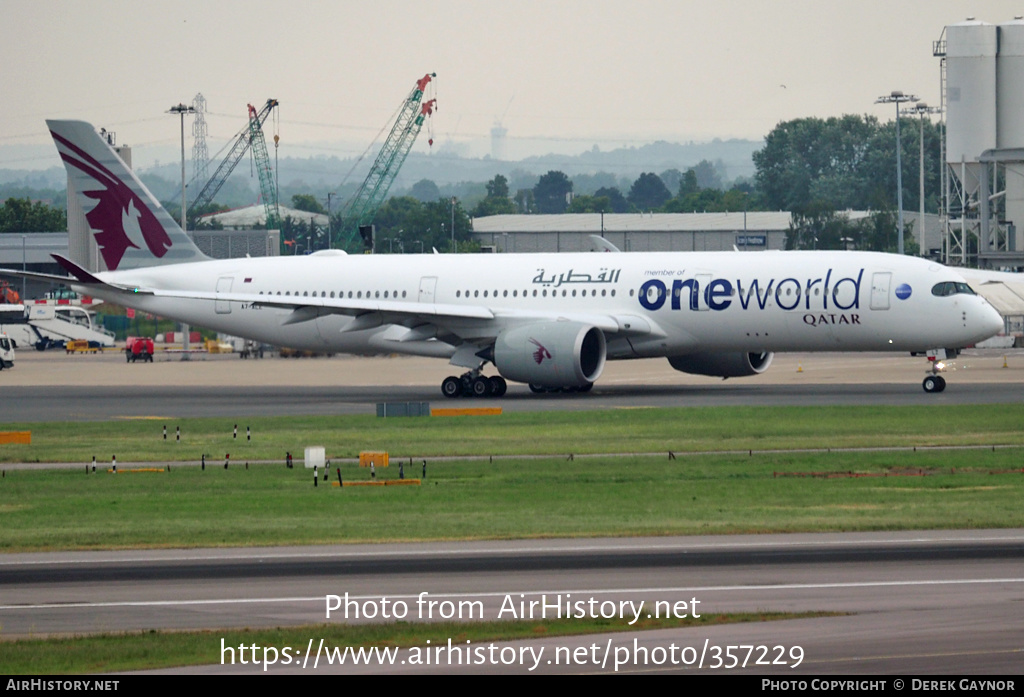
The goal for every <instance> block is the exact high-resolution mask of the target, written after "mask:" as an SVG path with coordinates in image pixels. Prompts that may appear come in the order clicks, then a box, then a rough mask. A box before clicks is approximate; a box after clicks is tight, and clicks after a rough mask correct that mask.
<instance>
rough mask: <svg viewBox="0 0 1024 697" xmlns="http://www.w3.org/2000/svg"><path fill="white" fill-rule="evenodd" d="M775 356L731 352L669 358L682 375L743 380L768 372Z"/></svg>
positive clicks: (770, 354) (692, 354) (771, 354)
mask: <svg viewBox="0 0 1024 697" xmlns="http://www.w3.org/2000/svg"><path fill="white" fill-rule="evenodd" d="M774 356H775V354H774V353H771V352H770V351H765V352H763V353H747V352H746V351H741V352H738V353H737V352H729V353H714V352H711V351H705V352H702V353H688V354H686V355H685V356H669V359H668V362H669V364H670V365H671V366H672V367H673V368H675V369H676V370H678V371H680V372H682V373H693V374H694V375H710V376H712V377H718V378H742V377H746V376H747V375H758V374H760V373H763V372H764V371H766V370H768V366H770V365H771V364H772V358H773V357H774Z"/></svg>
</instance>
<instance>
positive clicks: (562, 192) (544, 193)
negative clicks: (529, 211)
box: [533, 170, 572, 213]
mask: <svg viewBox="0 0 1024 697" xmlns="http://www.w3.org/2000/svg"><path fill="white" fill-rule="evenodd" d="M571 193H572V181H570V180H569V177H567V176H566V175H565V173H564V172H559V171H556V170H552V171H549V172H548V173H547V174H545V175H543V176H541V178H540V181H538V182H537V185H536V186H535V187H533V199H534V202H535V203H536V206H537V212H538V213H565V210H566V209H567V208H568V207H569V201H568V196H569V194H571Z"/></svg>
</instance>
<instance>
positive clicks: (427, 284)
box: [418, 276, 437, 303]
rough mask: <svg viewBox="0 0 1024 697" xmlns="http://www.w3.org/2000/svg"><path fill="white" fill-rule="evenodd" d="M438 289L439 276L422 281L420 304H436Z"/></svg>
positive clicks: (424, 278)
mask: <svg viewBox="0 0 1024 697" xmlns="http://www.w3.org/2000/svg"><path fill="white" fill-rule="evenodd" d="M436 287H437V276H424V277H423V278H421V279H420V294H419V298H418V300H419V302H421V303H432V302H434V289H435V288H436Z"/></svg>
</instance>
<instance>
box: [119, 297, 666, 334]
mask: <svg viewBox="0 0 1024 697" xmlns="http://www.w3.org/2000/svg"><path fill="white" fill-rule="evenodd" d="M130 292H133V293H135V294H144V295H152V296H155V297H161V298H181V299H183V300H213V301H220V302H237V303H242V304H245V305H251V306H253V307H269V308H279V309H285V310H291V314H290V315H289V316H288V317H287V319H285V320H284V322H283V324H295V323H298V322H306V321H309V320H313V319H316V318H317V317H320V316H323V315H326V314H338V315H348V316H351V317H355V318H356V320H357V321H356V322H355V323H354V324H353V325H352V327H351V328H350V329H347V331H355V330H356V329H362V328H367V327H369V326H379V325H380V324H400V325H405V326H418V325H423V324H433V325H435V326H437V327H439V328H441V329H445V330H449V331H452V332H453V333H455V334H458V335H461V336H473V337H474V338H484V337H490V338H493V337H495V336H497V334H498V332H499V331H500V330H501V329H502V328H504V327H506V326H508V325H510V324H526V323H530V322H554V321H558V320H573V321H577V322H583V323H586V324H592V325H594V326H596V327H598V328H600V329H601V330H603V331H605V332H608V333H628V334H651V333H657V334H661V330H660V329H658V328H655V327H652V326H651V324H650V322H649V321H648V320H646V319H644V318H642V317H639V316H634V315H629V316H626V315H623V316H614V315H606V314H598V313H566V312H564V311H563V312H559V311H552V312H543V311H536V310H535V311H528V312H527V311H503V310H493V309H491V308H489V307H485V306H483V305H455V304H446V303H419V302H408V301H400V300H380V299H369V298H367V299H350V298H324V297H305V296H303V297H298V296H284V295H259V294H256V293H216V292H208V291H185V290H162V289H147V288H133V289H131V290H130ZM371 319H373V320H375V321H374V322H373V323H372V324H371V323H370V320H371ZM456 326H457V327H458V328H457V329H454V328H453V327H456Z"/></svg>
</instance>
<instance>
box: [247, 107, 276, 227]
mask: <svg viewBox="0 0 1024 697" xmlns="http://www.w3.org/2000/svg"><path fill="white" fill-rule="evenodd" d="M249 141H250V142H251V143H252V146H251V147H252V154H253V157H255V158H256V171H257V172H259V175H260V191H261V192H262V194H263V206H264V208H266V209H267V229H268V230H275V229H279V228H280V227H281V214H280V211H279V210H278V208H277V187H275V186H274V171H273V169H272V168H271V167H270V155H269V154H268V153H267V140H266V138H264V137H263V122H262V121H260V117H259V114H257V113H256V107H254V106H253V105H252V104H250V105H249Z"/></svg>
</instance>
